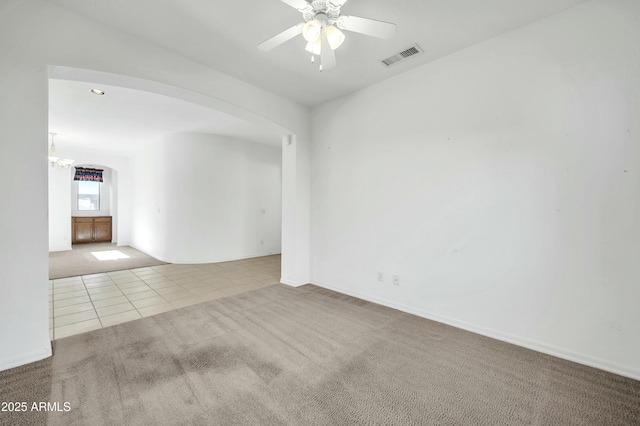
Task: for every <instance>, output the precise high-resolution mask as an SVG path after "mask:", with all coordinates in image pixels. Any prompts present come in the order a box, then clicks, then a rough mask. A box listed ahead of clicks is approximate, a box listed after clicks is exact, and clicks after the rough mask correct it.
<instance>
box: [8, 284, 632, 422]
mask: <svg viewBox="0 0 640 426" xmlns="http://www.w3.org/2000/svg"><path fill="white" fill-rule="evenodd" d="M0 381H1V383H2V388H1V390H0V392H1V398H0V400H2V401H25V402H28V403H29V404H31V403H32V402H33V401H48V402H52V403H56V402H57V403H59V404H60V406H61V407H63V404H64V403H65V402H66V403H68V404H69V407H70V410H69V411H66V412H65V411H54V412H27V413H12V414H10V413H5V412H2V413H0V422H1V423H2V424H7V425H9V424H10V425H19V424H45V423H46V424H51V425H103V424H104V425H151V424H153V425H183V424H184V425H194V424H195V425H214V424H215V425H253V424H256V425H271V424H273V425H280V424H283V425H327V424H335V425H359V424H365V425H373V424H397V425H429V424H450V425H478V424H483V425H520V424H536V425H570V424H582V425H632V424H640V382H638V381H635V380H631V379H628V378H624V377H621V376H617V375H615V374H611V373H607V372H604V371H601V370H596V369H593V368H590V367H586V366H582V365H579V364H575V363H571V362H569V361H564V360H561V359H558V358H554V357H552V356H548V355H544V354H541V353H537V352H534V351H531V350H528V349H524V348H521V347H518V346H513V345H510V344H507V343H503V342H499V341H496V340H493V339H490V338H486V337H483V336H479V335H477V334H473V333H470V332H466V331H463V330H459V329H456V328H453V327H449V326H446V325H443V324H439V323H436V322H433V321H429V320H426V319H423V318H419V317H416V316H412V315H409V314H405V313H402V312H399V311H396V310H393V309H389V308H385V307H382V306H379V305H375V304H372V303H368V302H364V301H362V300H358V299H355V298H352V297H348V296H345V295H341V294H338V293H334V292H331V291H328V290H324V289H321V288H318V287H315V286H311V285H308V286H303V287H300V288H289V287H287V286H284V285H274V286H270V287H266V288H263V289H259V290H255V291H252V292H249V293H245V294H242V295H238V296H233V297H229V298H225V299H218V300H213V301H210V302H206V303H202V304H199V305H195V306H191V307H187V308H183V309H180V310H177V311H172V312H167V313H164V314H160V315H157V316H154V317H150V318H145V319H141V320H137V321H133V322H130V323H125V324H120V325H117V326H114V327H109V328H105V329H100V330H96V331H92V332H90V333H86V334H82V335H77V336H72V337H68V338H65V339H60V340H57V341H55V342H54V357H53V358H50V359H47V360H44V361H40V362H37V363H33V364H30V365H27V366H23V367H19V368H15V369H12V370H8V371H5V372H1V373H0Z"/></svg>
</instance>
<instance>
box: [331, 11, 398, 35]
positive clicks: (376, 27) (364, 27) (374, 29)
mask: <svg viewBox="0 0 640 426" xmlns="http://www.w3.org/2000/svg"><path fill="white" fill-rule="evenodd" d="M336 24H337V26H338V28H340V29H342V30H347V31H353V32H354V33H360V34H365V35H369V36H373V37H378V38H385V39H386V38H391V37H393V35H394V34H395V33H396V24H392V23H390V22H383V21H376V20H375V19H368V18H360V17H358V16H341V17H340V18H339V19H338V22H336Z"/></svg>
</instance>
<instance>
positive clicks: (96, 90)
mask: <svg viewBox="0 0 640 426" xmlns="http://www.w3.org/2000/svg"><path fill="white" fill-rule="evenodd" d="M91 93H93V94H94V95H104V92H103V91H102V90H100V89H91Z"/></svg>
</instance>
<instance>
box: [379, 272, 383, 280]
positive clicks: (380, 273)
mask: <svg viewBox="0 0 640 426" xmlns="http://www.w3.org/2000/svg"><path fill="white" fill-rule="evenodd" d="M378 281H384V275H382V272H378Z"/></svg>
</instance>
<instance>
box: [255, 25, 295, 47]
mask: <svg viewBox="0 0 640 426" xmlns="http://www.w3.org/2000/svg"><path fill="white" fill-rule="evenodd" d="M302 26H303V24H298V25H295V26H293V27H291V28H289V29H288V30H284V31H283V32H281V33H280V34H276V35H274V36H273V37H271V38H270V39H269V40H265V41H263V42H262V43H260V44H259V45H258V49H260V50H262V51H263V52H267V51H269V50H271V49H273V48H274V47H276V46H279V45H281V44H282V43H284V42H285V41H289V40H291V39H292V38H294V37H295V36H297V35H298V34H302Z"/></svg>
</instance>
